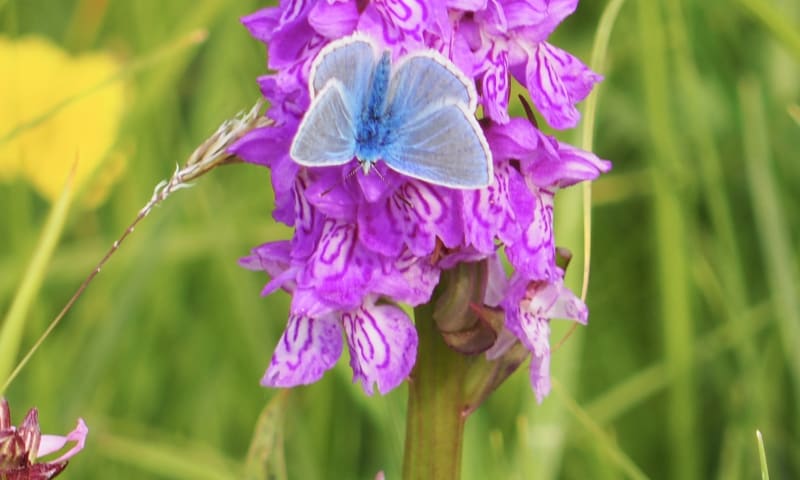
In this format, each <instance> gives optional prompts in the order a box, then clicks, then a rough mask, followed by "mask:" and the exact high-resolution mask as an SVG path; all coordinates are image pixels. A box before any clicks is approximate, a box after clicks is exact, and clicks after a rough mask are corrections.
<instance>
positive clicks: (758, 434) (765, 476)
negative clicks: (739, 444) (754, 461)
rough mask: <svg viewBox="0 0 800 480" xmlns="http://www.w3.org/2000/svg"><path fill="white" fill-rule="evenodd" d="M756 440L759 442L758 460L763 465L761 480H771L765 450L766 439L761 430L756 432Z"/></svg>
mask: <svg viewBox="0 0 800 480" xmlns="http://www.w3.org/2000/svg"><path fill="white" fill-rule="evenodd" d="M756 440H757V441H758V459H759V462H760V463H761V480H769V468H767V451H766V450H765V449H764V437H763V436H762V435H761V430H756Z"/></svg>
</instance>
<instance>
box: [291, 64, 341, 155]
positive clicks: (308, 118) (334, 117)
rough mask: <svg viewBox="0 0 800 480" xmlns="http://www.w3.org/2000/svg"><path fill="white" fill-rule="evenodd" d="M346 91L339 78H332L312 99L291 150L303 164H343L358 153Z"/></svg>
mask: <svg viewBox="0 0 800 480" xmlns="http://www.w3.org/2000/svg"><path fill="white" fill-rule="evenodd" d="M345 95H346V92H345V91H344V90H343V87H342V84H341V83H340V82H339V81H338V80H337V79H331V80H329V81H328V82H327V84H326V85H325V87H324V88H323V89H322V90H321V91H320V93H319V95H318V96H317V97H316V98H315V99H314V101H313V102H312V103H311V106H310V107H309V108H308V112H307V113H306V115H305V117H303V121H302V122H301V123H300V127H298V129H297V134H296V135H295V137H294V140H293V141H292V148H291V150H290V154H291V157H292V159H294V161H296V162H297V163H299V164H300V165H305V166H309V167H321V166H326V165H341V164H343V163H347V162H349V161H350V160H352V159H353V155H354V154H355V127H354V120H353V113H352V111H351V110H350V107H349V106H348V104H347V102H346V101H345Z"/></svg>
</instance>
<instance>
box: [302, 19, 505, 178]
mask: <svg viewBox="0 0 800 480" xmlns="http://www.w3.org/2000/svg"><path fill="white" fill-rule="evenodd" d="M309 80H310V81H309V83H310V85H309V89H310V92H311V106H310V107H309V109H308V112H307V113H306V115H305V117H304V118H303V120H302V122H301V123H300V127H299V128H298V130H297V135H295V137H294V140H293V141H292V147H291V151H290V154H291V157H292V158H293V159H294V161H296V162H297V163H299V164H300V165H304V166H307V167H323V166H333V165H343V164H345V163H347V162H349V161H351V160H352V159H353V157H355V158H356V159H358V162H359V163H360V164H361V168H362V169H363V171H364V173H365V174H366V173H369V170H370V168H372V167H373V166H374V165H375V163H376V162H377V161H378V160H383V161H384V162H386V165H387V166H389V167H390V168H391V169H393V170H395V171H397V172H399V173H401V174H403V175H407V176H409V177H413V178H417V179H420V180H424V181H427V182H430V183H434V184H437V185H443V186H446V187H451V188H462V189H469V188H482V187H486V186H488V185H489V183H490V182H491V180H492V178H493V173H492V153H491V151H490V150H489V145H488V143H487V142H486V138H485V137H484V135H483V131H482V130H481V127H480V125H478V121H477V120H476V119H475V116H474V112H475V107H476V105H477V95H476V93H475V87H474V86H473V84H472V83H471V82H470V81H469V80H468V79H467V78H466V76H465V75H464V74H463V73H461V72H460V71H459V70H458V68H457V67H456V66H455V65H453V64H452V63H451V62H450V61H449V60H447V59H446V58H444V57H443V56H442V55H440V54H439V53H437V52H435V51H432V50H426V51H423V52H417V53H412V54H409V55H407V56H406V57H404V58H403V59H401V60H400V61H399V62H398V63H397V65H395V68H394V69H392V65H391V54H390V53H389V52H388V51H386V52H384V53H383V54H382V55H381V56H380V58H378V55H377V49H376V48H375V46H374V44H373V43H372V41H371V40H370V39H369V38H368V37H365V36H361V35H353V36H350V37H346V38H343V39H340V40H337V41H334V42H332V43H330V44H329V45H327V46H326V47H325V48H323V49H322V51H321V52H320V53H319V55H318V56H317V58H316V60H315V61H314V64H313V65H312V67H311V74H310V77H309Z"/></svg>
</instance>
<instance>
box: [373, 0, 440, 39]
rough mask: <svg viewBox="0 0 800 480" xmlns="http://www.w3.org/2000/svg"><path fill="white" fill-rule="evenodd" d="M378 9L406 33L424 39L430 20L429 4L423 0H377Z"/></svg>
mask: <svg viewBox="0 0 800 480" xmlns="http://www.w3.org/2000/svg"><path fill="white" fill-rule="evenodd" d="M375 5H376V6H377V7H378V10H379V11H380V12H381V13H382V14H383V15H384V17H385V18H387V19H388V20H389V21H390V22H391V23H392V24H393V25H394V26H395V27H397V28H398V29H399V30H400V31H402V32H403V33H404V34H406V35H408V36H411V37H412V38H415V39H417V40H422V31H423V29H424V28H425V27H426V26H427V22H428V15H429V11H428V5H426V2H425V1H423V0H376V2H375Z"/></svg>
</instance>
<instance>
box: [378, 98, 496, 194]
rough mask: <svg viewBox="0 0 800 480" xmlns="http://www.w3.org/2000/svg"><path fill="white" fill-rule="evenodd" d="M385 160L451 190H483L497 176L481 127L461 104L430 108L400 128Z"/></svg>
mask: <svg viewBox="0 0 800 480" xmlns="http://www.w3.org/2000/svg"><path fill="white" fill-rule="evenodd" d="M382 158H383V161H385V162H386V164H387V165H388V166H389V167H391V168H392V169H393V170H396V171H398V172H400V173H402V174H404V175H408V176H409V177H414V178H418V179H420V180H424V181H427V182H430V183H435V184H437V185H442V186H445V187H450V188H464V189H467V188H483V187H486V186H488V185H489V183H491V180H492V177H493V175H494V174H493V171H492V154H491V151H490V150H489V145H488V144H487V143H486V138H485V137H484V136H483V132H482V131H481V127H480V125H478V121H477V120H476V119H475V117H474V115H473V114H472V112H470V111H468V110H467V107H466V106H465V105H463V104H461V103H453V104H449V105H444V106H435V107H433V108H428V109H426V110H424V111H422V112H421V113H420V114H419V115H417V116H416V118H414V119H413V120H412V121H410V122H407V123H405V124H404V125H401V126H400V127H398V128H397V130H396V131H395V132H394V141H393V142H392V143H391V144H390V145H388V146H387V147H386V151H385V152H384V154H383V157H382Z"/></svg>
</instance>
